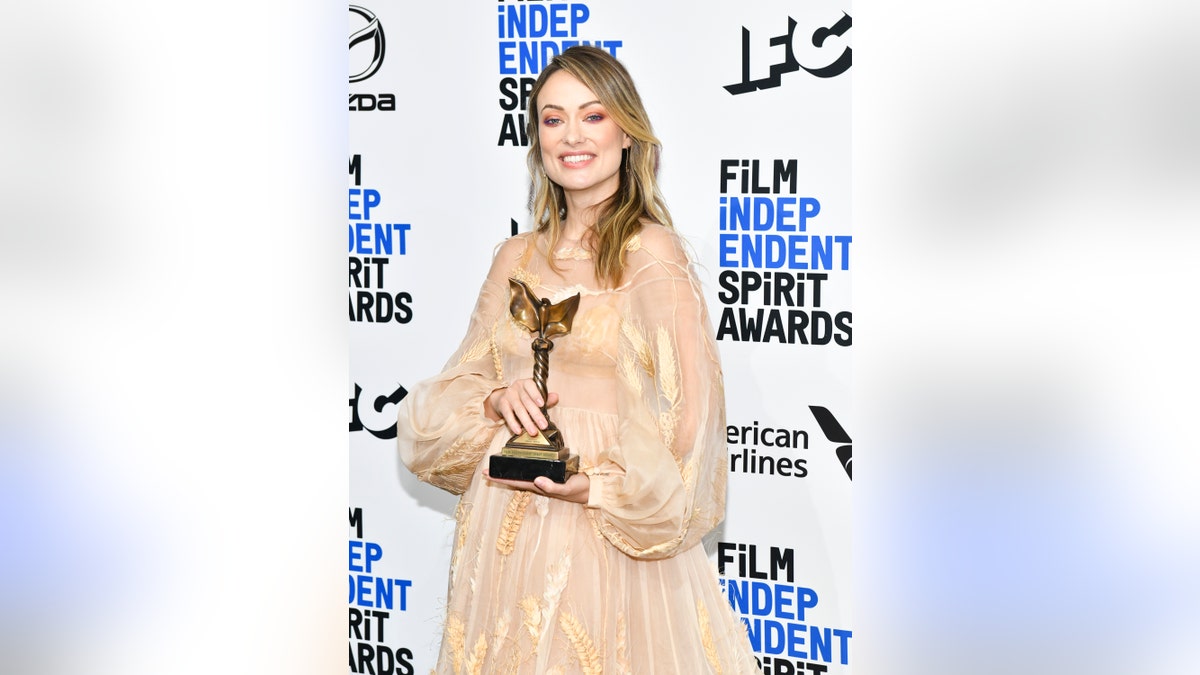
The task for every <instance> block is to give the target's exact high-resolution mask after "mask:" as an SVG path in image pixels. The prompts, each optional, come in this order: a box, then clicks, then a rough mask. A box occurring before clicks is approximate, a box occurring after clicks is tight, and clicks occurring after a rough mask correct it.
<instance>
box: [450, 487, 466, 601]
mask: <svg viewBox="0 0 1200 675" xmlns="http://www.w3.org/2000/svg"><path fill="white" fill-rule="evenodd" d="M454 520H455V521H457V522H458V533H457V535H456V536H455V538H454V551H453V552H451V554H450V579H451V585H453V584H454V580H455V579H457V578H458V560H459V558H460V557H461V556H462V552H463V548H464V547H465V546H466V544H467V528H468V527H470V524H471V505H470V504H469V503H467V502H465V501H460V502H459V503H458V508H456V509H454Z"/></svg>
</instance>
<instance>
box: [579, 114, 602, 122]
mask: <svg viewBox="0 0 1200 675" xmlns="http://www.w3.org/2000/svg"><path fill="white" fill-rule="evenodd" d="M584 119H585V120H587V121H589V122H599V121H600V120H602V119H604V115H601V114H600V113H592V114H590V115H588V116H587V117H585V118H584Z"/></svg>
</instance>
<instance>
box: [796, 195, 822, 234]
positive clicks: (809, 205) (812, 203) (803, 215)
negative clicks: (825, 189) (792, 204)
mask: <svg viewBox="0 0 1200 675" xmlns="http://www.w3.org/2000/svg"><path fill="white" fill-rule="evenodd" d="M820 212H821V202H819V201H817V200H816V199H814V198H812V197H801V198H800V231H801V232H803V231H804V230H805V228H806V227H807V224H806V222H807V221H808V219H809V218H815V217H816V216H817V214H818V213H820Z"/></svg>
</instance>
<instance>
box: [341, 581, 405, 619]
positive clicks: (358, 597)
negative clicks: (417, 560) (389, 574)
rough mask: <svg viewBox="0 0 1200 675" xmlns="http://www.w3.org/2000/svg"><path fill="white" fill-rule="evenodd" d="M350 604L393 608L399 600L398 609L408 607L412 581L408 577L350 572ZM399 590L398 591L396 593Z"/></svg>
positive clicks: (402, 609) (403, 609)
mask: <svg viewBox="0 0 1200 675" xmlns="http://www.w3.org/2000/svg"><path fill="white" fill-rule="evenodd" d="M349 581H350V600H349V601H350V604H353V605H358V606H359V607H379V608H382V609H395V608H396V600H397V599H398V600H399V609H400V611H402V612H403V611H406V610H407V609H408V589H409V588H410V587H411V586H412V581H410V580H408V579H388V578H386V577H373V576H371V575H369V574H351V575H350V576H349ZM397 591H399V593H397Z"/></svg>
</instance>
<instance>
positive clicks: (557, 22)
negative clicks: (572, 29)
mask: <svg viewBox="0 0 1200 675" xmlns="http://www.w3.org/2000/svg"><path fill="white" fill-rule="evenodd" d="M566 10H567V6H566V5H550V36H551V37H568V36H574V33H568V32H567V30H566V29H564V28H563V27H562V26H563V24H565V23H566V22H567V17H566V16H564V14H565V13H566Z"/></svg>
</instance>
